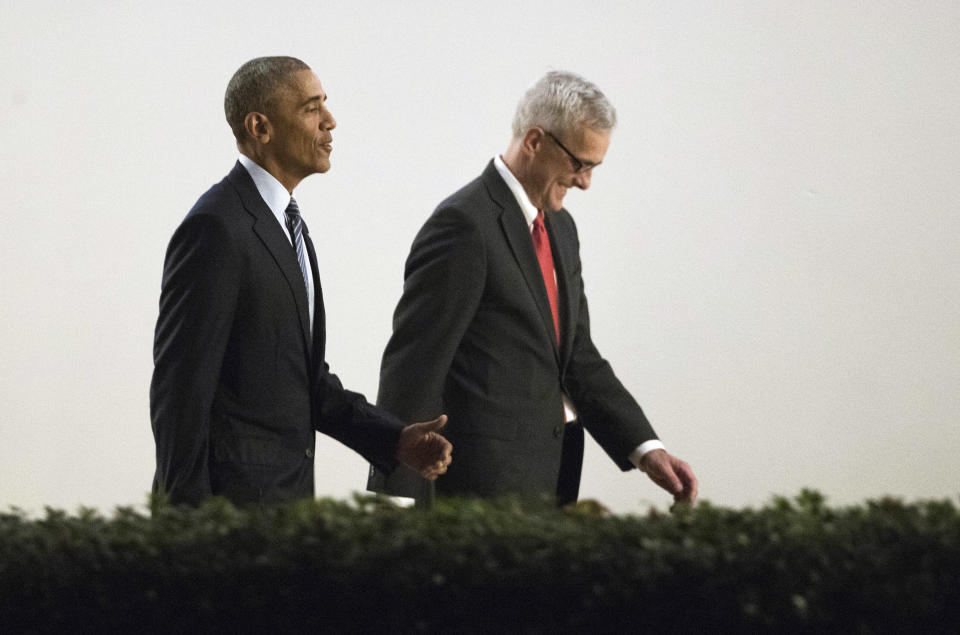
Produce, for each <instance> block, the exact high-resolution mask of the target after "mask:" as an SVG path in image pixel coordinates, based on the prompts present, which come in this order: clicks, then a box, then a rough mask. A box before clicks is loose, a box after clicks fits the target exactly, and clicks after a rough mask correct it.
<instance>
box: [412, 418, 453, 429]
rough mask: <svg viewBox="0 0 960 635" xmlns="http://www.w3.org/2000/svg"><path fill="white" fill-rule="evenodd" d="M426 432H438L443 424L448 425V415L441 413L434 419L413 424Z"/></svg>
mask: <svg viewBox="0 0 960 635" xmlns="http://www.w3.org/2000/svg"><path fill="white" fill-rule="evenodd" d="M413 425H415V426H417V427H418V428H420V429H421V430H423V431H425V432H436V431H437V430H439V429H440V428H442V427H443V426H445V425H447V415H440V416H439V417H437V418H436V419H434V420H433V421H421V422H419V423H415V424H413Z"/></svg>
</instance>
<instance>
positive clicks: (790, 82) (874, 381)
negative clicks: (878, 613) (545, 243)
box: [0, 0, 960, 512]
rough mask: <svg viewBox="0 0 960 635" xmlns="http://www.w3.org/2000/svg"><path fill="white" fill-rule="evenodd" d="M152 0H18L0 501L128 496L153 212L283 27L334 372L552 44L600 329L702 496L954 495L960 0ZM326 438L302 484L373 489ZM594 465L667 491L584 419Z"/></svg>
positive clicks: (201, 186) (1, 242) (7, 18)
mask: <svg viewBox="0 0 960 635" xmlns="http://www.w3.org/2000/svg"><path fill="white" fill-rule="evenodd" d="M155 4H157V5H158V6H156V7H151V8H144V7H141V6H140V5H139V4H138V3H120V2H116V3H110V2H72V3H60V2H56V3H54V2H37V1H36V0H30V1H29V2H28V1H24V0H13V1H11V0H6V1H5V2H4V3H3V10H2V13H3V18H2V20H0V120H2V122H3V126H2V129H3V132H4V136H3V139H2V143H0V209H2V213H3V230H2V233H0V259H2V260H0V264H2V266H0V298H2V301H0V344H2V351H3V353H2V356H3V357H2V359H3V363H2V364H0V507H3V508H5V507H7V506H10V505H18V506H21V507H25V508H27V509H29V510H33V511H37V510H40V509H42V507H43V505H51V506H54V507H64V508H68V509H75V508H76V507H77V506H79V505H81V504H83V505H89V506H95V507H99V508H101V509H104V510H109V509H111V508H112V507H113V506H115V505H120V504H134V505H139V504H142V503H143V502H144V501H145V497H146V493H147V491H148V489H149V486H150V480H151V476H152V473H153V440H152V436H151V433H150V425H149V414H148V398H147V392H148V385H149V380H150V372H151V367H152V363H151V347H152V336H153V327H154V321H155V319H156V311H157V298H158V292H159V282H160V273H161V267H162V259H163V253H164V249H165V247H166V242H167V240H168V239H169V237H170V234H171V233H172V231H173V229H174V227H175V226H176V225H177V223H178V222H179V221H180V219H181V218H182V217H183V215H184V214H185V213H186V211H187V210H188V209H189V207H190V205H191V204H192V203H193V202H194V200H195V199H196V198H197V197H198V196H199V195H200V194H201V193H202V192H203V191H204V190H205V189H206V188H207V187H208V186H209V185H210V184H212V183H213V182H215V181H217V180H219V179H220V178H221V177H222V176H223V175H224V174H225V173H226V171H227V170H229V168H230V167H231V165H232V163H233V161H234V158H235V149H234V146H233V143H232V138H231V135H230V132H229V129H228V128H227V126H226V124H225V123H224V122H223V120H222V119H223V115H222V105H221V104H222V96H223V90H224V87H225V85H226V82H227V79H228V78H229V77H230V75H231V74H232V73H233V71H234V70H235V69H236V68H237V67H238V66H239V65H240V64H241V63H242V62H244V61H246V60H247V59H249V58H251V57H255V56H258V55H265V54H284V53H288V54H293V55H297V56H299V57H301V58H303V59H304V60H306V61H307V62H308V63H309V64H311V65H312V66H313V67H314V68H315V70H316V71H317V72H318V74H319V76H320V78H321V80H322V81H323V83H324V86H325V88H326V89H327V91H328V93H329V95H330V107H331V109H332V111H333V112H334V114H335V116H336V117H337V119H338V121H339V127H338V128H337V130H336V131H335V133H334V139H335V150H334V154H333V169H332V170H331V172H329V173H328V174H326V175H322V176H315V177H312V178H310V179H308V180H307V181H306V182H304V183H303V184H302V185H301V186H300V188H299V189H298V199H299V201H300V204H301V207H302V208H303V210H304V214H305V216H306V218H307V219H308V222H309V223H310V227H311V233H312V235H313V237H314V239H315V240H316V241H317V243H318V246H319V249H320V253H321V255H320V267H321V274H322V277H323V284H324V293H325V297H326V302H327V311H328V328H329V332H328V338H329V346H328V351H329V357H328V359H329V361H330V363H331V365H332V366H333V368H334V369H335V370H336V371H337V372H338V373H339V374H340V376H341V378H342V379H343V380H344V382H345V383H346V384H347V385H348V386H350V387H352V388H354V389H357V390H360V391H362V392H365V393H366V394H368V395H369V396H371V397H373V396H374V393H375V391H376V384H377V373H378V367H379V358H380V354H381V352H382V349H383V346H384V344H385V342H386V340H387V337H388V335H389V330H390V317H391V313H392V310H393V306H394V303H395V302H396V300H397V298H398V297H399V294H400V290H401V281H402V267H403V260H404V258H405V256H406V253H407V250H408V248H409V244H410V241H411V240H412V238H413V236H414V234H415V232H416V230H417V229H418V228H419V226H420V224H421V223H422V222H423V220H424V219H425V218H426V216H427V214H428V213H429V212H430V211H431V210H432V208H433V207H434V205H436V203H437V202H439V201H440V200H441V199H442V198H443V197H444V196H446V195H447V194H448V193H450V192H451V191H453V190H454V189H455V188H457V187H458V186H460V185H461V184H463V183H465V182H466V181H467V180H469V179H471V178H473V177H474V176H475V175H477V174H478V173H479V172H480V170H481V169H482V168H483V166H484V164H485V163H486V161H487V160H488V159H489V158H490V157H491V156H493V154H494V153H496V152H499V151H502V150H503V149H504V147H505V145H506V143H507V140H508V136H509V123H510V118H511V115H512V112H513V107H514V105H515V103H516V101H517V99H518V98H519V96H520V94H521V93H522V91H523V90H524V89H525V88H526V86H527V85H528V84H530V83H531V82H532V81H533V80H535V79H536V78H537V77H538V76H539V75H540V74H542V73H543V72H544V71H546V70H548V69H551V68H562V69H570V70H575V71H578V72H580V73H582V74H584V75H585V76H587V77H589V78H591V79H593V80H594V81H596V82H597V83H598V84H599V85H600V86H601V87H602V88H603V89H604V90H605V91H606V92H607V94H608V95H609V97H610V98H611V99H612V100H613V102H614V103H615V105H616V106H617V107H618V110H619V115H620V120H621V125H620V126H619V129H618V130H617V131H616V133H615V135H614V140H613V144H612V146H611V148H610V151H609V153H608V155H607V159H606V161H605V162H604V165H603V167H602V168H601V169H598V170H597V171H596V173H595V175H594V185H593V187H592V188H591V190H590V191H589V192H585V193H584V192H573V193H571V195H570V196H569V197H568V199H567V204H568V207H569V208H570V209H571V210H572V211H573V213H574V215H575V216H576V218H577V219H578V221H579V227H580V232H581V238H582V242H583V260H584V263H585V279H586V283H587V289H588V295H589V298H590V301H591V308H592V316H593V325H594V336H595V339H596V341H597V343H598V346H599V347H600V349H601V351H603V352H604V353H605V354H606V356H607V357H608V358H609V359H610V361H611V362H612V364H613V366H614V368H615V369H616V370H617V371H618V373H619V375H620V377H621V378H622V380H623V381H624V383H625V384H626V385H627V386H628V387H629V388H630V389H631V390H632V391H633V392H634V394H635V395H636V396H637V398H638V399H639V401H640V402H641V404H643V406H644V407H645V409H646V411H647V413H648V415H649V416H650V418H651V419H652V420H653V422H654V424H655V426H656V427H657V430H658V431H659V433H660V435H661V436H662V437H663V439H664V440H665V441H666V443H667V444H668V446H669V448H670V449H671V450H673V451H674V452H675V453H677V454H679V455H681V456H683V457H684V458H686V459H687V460H689V461H690V463H691V464H692V465H693V466H694V467H695V469H696V470H697V473H698V474H699V477H700V479H701V489H702V495H703V496H704V497H705V498H708V499H710V500H712V501H713V502H715V503H719V504H726V505H737V506H739V505H747V504H749V505H756V504H759V503H762V502H764V501H766V500H768V498H769V497H770V495H771V494H774V493H776V494H785V495H792V494H795V493H796V492H797V491H798V490H799V489H800V488H801V487H804V486H811V487H816V488H819V489H821V490H822V491H823V492H824V493H825V494H826V495H827V496H828V497H829V499H830V500H831V501H833V502H835V503H846V502H858V501H861V500H863V499H865V498H869V497H878V496H882V495H885V494H892V495H897V496H903V497H906V498H910V499H913V498H918V497H956V495H957V493H958V479H957V468H956V467H955V466H956V463H957V459H956V457H957V456H958V455H960V432H958V428H957V423H958V420H957V413H958V411H960V399H958V390H957V388H958V386H960V299H958V293H957V289H958V287H960V238H958V237H960V220H958V211H960V184H958V173H960V125H958V118H957V113H958V112H960V73H958V69H960V38H958V37H957V34H958V33H960V5H958V4H957V3H955V2H924V3H914V2H900V3H898V2H894V3H883V4H880V3H872V2H871V3H867V2H843V3H838V2H834V1H826V0H824V1H810V2H776V3H772V2H765V1H756V2H747V1H730V0H726V1H724V2H712V3H676V2H636V1H623V2H594V3H584V2H566V1H560V0H551V1H549V2H533V1H526V2H520V3H518V2H501V1H494V2H490V1H488V2H483V3H478V2H453V3H450V2H444V3H441V2H396V3H393V2H390V3H388V2H350V3H347V2H343V3H336V5H337V6H336V7H334V8H331V7H330V6H328V5H329V3H318V2H313V3H301V2H272V3H256V2H250V1H248V0H238V1H236V2H229V3H227V2H219V3H215V2H189V3H187V2H172V3H155ZM267 6H269V7H271V8H270V9H267V8H266V7H267ZM347 6H349V8H346V7H347ZM274 7H277V8H274ZM358 289H363V290H362V291H360V290H358ZM319 446H320V451H319V452H318V458H317V464H318V470H317V471H318V494H319V495H330V496H337V497H344V496H347V495H348V494H349V493H350V492H351V491H352V490H355V489H360V488H361V487H362V484H363V483H364V479H365V471H366V470H365V464H364V462H363V461H362V460H361V459H360V458H359V457H358V456H357V455H355V454H353V453H351V452H350V451H349V450H346V449H345V448H343V447H341V446H339V445H338V444H337V443H336V442H334V441H332V440H331V439H329V438H325V437H321V439H320V442H319ZM583 495H584V496H587V497H596V498H598V499H599V500H601V501H603V502H604V503H606V504H607V505H609V506H610V507H612V508H613V509H615V510H617V511H623V512H628V511H635V512H640V511H643V510H645V509H646V508H647V507H648V506H650V505H657V506H664V505H665V504H666V502H667V500H666V498H667V497H666V495H665V494H663V493H662V492H660V491H659V490H657V489H656V488H655V487H654V486H653V485H652V484H650V483H649V482H648V481H646V479H645V478H644V477H642V476H641V475H638V474H636V473H631V474H621V473H619V472H618V470H617V469H616V468H615V467H614V466H613V464H612V463H611V462H610V461H609V459H607V458H606V457H605V456H603V454H602V452H601V451H600V450H599V449H598V448H597V446H596V445H595V444H592V442H591V445H590V446H589V447H588V451H587V456H586V466H585V475H584V483H583Z"/></svg>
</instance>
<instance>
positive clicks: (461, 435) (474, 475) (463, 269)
mask: <svg viewBox="0 0 960 635" xmlns="http://www.w3.org/2000/svg"><path fill="white" fill-rule="evenodd" d="M546 227H547V232H548V233H549V235H550V243H551V247H552V250H553V259H554V266H555V268H556V273H557V279H558V283H559V284H558V287H559V291H560V324H561V327H560V330H561V337H562V341H561V343H560V346H559V348H558V346H557V344H556V336H555V332H554V326H553V320H552V317H551V314H550V306H549V303H548V300H547V293H546V289H545V287H544V284H543V278H542V275H541V273H540V269H539V266H538V263H537V258H536V254H535V251H534V248H533V242H532V240H531V237H530V231H529V228H528V226H527V224H526V221H525V219H524V216H523V212H522V211H521V209H520V207H519V205H518V204H517V202H516V199H515V198H514V196H513V193H512V192H511V191H510V189H509V188H508V187H507V185H506V183H504V182H503V179H502V178H501V177H500V175H499V173H498V172H497V170H496V168H495V167H494V165H493V162H492V161H491V163H490V164H489V165H488V166H487V168H486V170H485V171H484V172H483V174H482V175H481V176H480V177H479V178H477V179H475V180H474V181H473V182H471V183H469V184H468V185H466V186H465V187H464V188H462V189H461V190H459V191H458V192H456V193H455V194H453V195H452V196H451V197H449V198H448V199H446V200H445V201H443V202H442V203H441V204H440V206H439V207H438V208H437V209H436V211H435V212H434V213H433V215H432V216H431V217H430V218H429V219H428V220H427V222H426V224H425V225H424V226H423V228H422V229H421V230H420V233H419V234H418V235H417V237H416V239H415V240H414V243H413V247H412V248H411V251H410V256H409V258H408V259H407V264H406V272H405V282H404V287H403V296H402V297H401V299H400V302H399V304H398V305H397V309H396V312H395V314H394V320H393V335H392V337H391V338H390V341H389V343H388V344H387V347H386V350H385V352H384V355H383V363H382V366H381V370H380V392H379V396H378V400H379V403H380V405H382V406H384V407H385V408H387V409H389V410H390V411H391V412H394V413H396V414H397V415H399V416H400V417H403V418H410V419H411V420H417V421H419V420H426V419H431V418H433V417H435V416H436V415H438V414H440V413H441V412H446V413H447V414H448V415H449V422H448V423H447V426H446V428H445V429H444V430H445V432H444V434H445V435H446V436H447V438H448V439H449V440H450V442H451V443H453V463H452V465H451V466H450V469H449V471H448V472H447V474H446V475H444V476H441V477H440V478H439V479H438V480H437V481H436V490H437V493H439V494H455V495H478V496H497V495H504V494H515V495H520V496H543V495H546V496H555V495H556V494H557V483H558V478H559V477H560V472H561V462H562V461H561V459H562V447H563V437H564V434H565V432H566V431H567V426H564V413H563V405H562V398H561V394H562V393H563V392H566V394H567V395H568V396H569V397H570V398H571V400H572V401H573V403H574V405H575V406H576V409H577V412H578V420H579V421H580V422H581V423H582V424H583V427H584V428H585V429H586V430H588V431H589V432H590V433H591V435H592V436H593V437H594V438H595V439H596V440H597V441H598V442H599V444H600V445H601V446H602V447H603V449H604V450H605V451H606V452H607V454H609V455H610V457H611V458H612V459H613V460H614V461H615V462H616V463H617V465H619V466H620V467H621V469H623V470H627V469H630V468H632V467H633V466H632V465H631V464H630V462H629V459H628V457H629V455H630V452H632V451H633V450H634V449H635V448H636V447H637V446H638V445H639V444H641V443H642V442H644V441H647V440H650V439H654V438H656V436H655V434H654V431H653V429H652V428H651V426H650V424H649V423H648V422H647V419H646V417H645V416H644V414H643V411H642V410H641V409H640V406H639V405H637V403H636V401H635V400H634V399H633V398H632V397H631V396H630V394H629V393H628V392H627V390H626V389H625V388H624V387H623V385H622V384H621V383H620V381H619V380H618V379H617V378H616V376H614V373H613V370H612V369H611V368H610V365H609V364H608V363H607V362H606V360H604V359H603V358H602V357H601V356H600V354H599V353H598V352H597V349H596V348H595V347H594V345H593V342H592V341H591V339H590V319H589V315H588V312H587V300H586V296H585V295H584V290H583V280H582V279H581V276H580V254H579V240H578V238H577V230H576V226H575V225H574V222H573V218H572V217H571V216H570V214H569V213H568V212H567V211H566V210H560V211H558V212H556V213H552V214H548V215H547V220H546ZM575 434H579V435H580V448H581V454H580V455H578V456H576V457H574V460H573V461H570V463H573V464H572V465H569V466H565V467H567V468H568V469H572V470H575V471H576V474H575V476H576V479H577V483H579V474H580V467H581V458H582V432H581V431H580V430H579V428H578V429H576V432H575ZM410 476H411V474H410V473H405V472H404V471H403V470H397V471H396V472H395V473H394V474H392V475H391V476H390V478H389V479H386V478H385V475H384V474H382V473H380V471H379V470H377V469H376V468H374V469H372V470H371V479H370V482H369V486H370V487H371V488H372V489H383V490H385V491H388V492H391V493H394V494H406V495H411V494H416V495H423V492H422V491H421V492H418V491H417V489H416V486H412V485H411V482H412V481H416V479H411V478H410ZM420 483H421V485H422V482H420ZM574 497H575V494H574Z"/></svg>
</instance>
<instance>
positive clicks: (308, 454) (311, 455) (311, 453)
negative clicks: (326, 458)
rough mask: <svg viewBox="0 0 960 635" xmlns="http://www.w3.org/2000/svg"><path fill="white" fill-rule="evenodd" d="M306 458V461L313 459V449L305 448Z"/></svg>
mask: <svg viewBox="0 0 960 635" xmlns="http://www.w3.org/2000/svg"><path fill="white" fill-rule="evenodd" d="M307 458H308V459H312V458H313V448H307Z"/></svg>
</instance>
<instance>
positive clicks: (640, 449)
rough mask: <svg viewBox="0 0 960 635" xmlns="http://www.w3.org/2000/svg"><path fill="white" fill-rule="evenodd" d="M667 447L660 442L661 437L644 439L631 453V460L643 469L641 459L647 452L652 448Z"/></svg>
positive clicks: (662, 448)
mask: <svg viewBox="0 0 960 635" xmlns="http://www.w3.org/2000/svg"><path fill="white" fill-rule="evenodd" d="M666 449H667V447H666V446H665V445H663V443H661V442H660V439H650V440H649V441H644V442H643V443H641V444H640V445H638V446H637V449H635V450H634V451H633V452H631V453H630V462H631V463H633V465H634V466H635V467H636V468H637V469H638V470H641V471H642V469H643V468H641V467H640V461H641V459H643V457H644V455H645V454H646V453H647V452H649V451H651V450H666Z"/></svg>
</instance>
